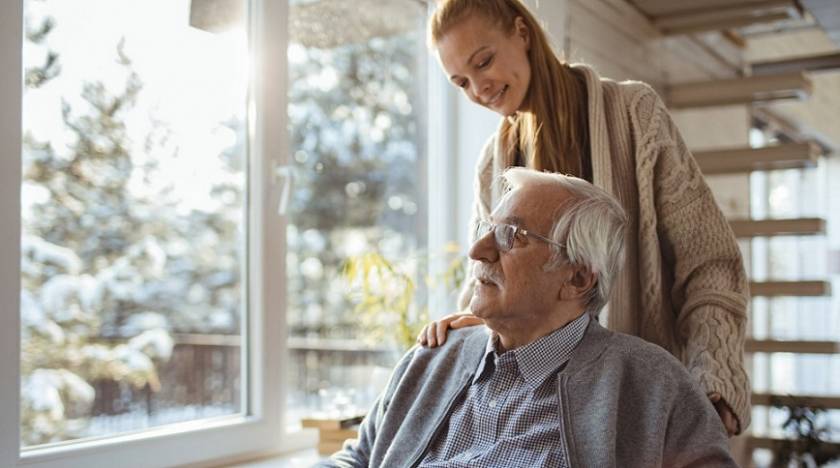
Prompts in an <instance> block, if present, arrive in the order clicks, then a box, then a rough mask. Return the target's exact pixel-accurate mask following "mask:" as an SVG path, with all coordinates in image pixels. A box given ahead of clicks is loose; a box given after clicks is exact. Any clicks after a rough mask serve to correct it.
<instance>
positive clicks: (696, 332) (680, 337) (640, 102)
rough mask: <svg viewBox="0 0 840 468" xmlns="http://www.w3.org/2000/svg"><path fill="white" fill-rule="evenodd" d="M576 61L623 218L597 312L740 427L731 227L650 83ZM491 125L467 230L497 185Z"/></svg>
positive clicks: (739, 342) (598, 169) (602, 176)
mask: <svg viewBox="0 0 840 468" xmlns="http://www.w3.org/2000/svg"><path fill="white" fill-rule="evenodd" d="M573 67H574V68H575V69H576V70H579V71H581V72H582V73H583V74H584V75H585V77H586V87H587V93H588V100H589V103H588V113H589V139H590V144H591V155H592V170H593V174H594V183H595V185H597V186H599V187H601V188H604V189H605V190H607V191H608V192H610V193H612V194H613V195H614V196H615V197H616V198H617V199H618V200H619V201H620V203H621V205H622V206H623V207H624V209H625V210H626V212H627V214H628V219H629V225H628V231H627V232H628V234H629V235H628V236H627V243H626V249H625V251H626V263H625V268H624V269H623V271H622V272H621V273H620V275H619V278H618V279H617V281H616V283H615V287H614V289H613V294H612V296H611V298H610V302H609V305H608V312H607V313H606V314H603V313H602V315H607V319H606V321H607V326H608V327H609V328H610V329H612V330H616V331H619V332H624V333H628V334H631V335H636V336H639V337H641V338H644V339H645V340H647V341H650V342H652V343H655V344H658V345H660V346H662V347H663V348H665V349H666V350H668V351H669V352H671V353H672V354H673V355H674V356H676V357H677V358H678V359H680V360H681V361H682V362H683V364H685V366H686V367H687V368H688V370H689V372H690V373H691V374H692V376H693V377H694V378H695V379H697V381H699V383H700V384H701V386H702V388H703V389H704V390H705V392H706V394H711V393H714V392H717V393H720V394H721V395H722V397H723V399H724V401H725V402H726V403H727V404H728V405H729V407H730V408H731V409H732V411H733V413H734V414H735V416H736V417H737V418H738V422H739V427H740V429H741V430H744V429H746V428H747V426H748V425H749V423H750V384H749V379H748V377H747V374H746V372H745V371H744V365H743V361H744V358H743V352H744V333H745V328H746V322H747V298H748V286H747V279H746V274H745V271H744V266H743V261H742V258H741V253H740V250H739V249H738V245H737V242H736V240H735V236H734V234H733V232H732V230H731V228H730V227H729V224H728V223H727V221H726V219H725V218H724V217H723V214H722V213H721V211H720V209H719V208H718V206H717V204H716V203H715V201H714V198H713V197H712V193H711V191H710V190H709V187H708V186H707V185H706V183H705V181H704V180H703V176H702V174H701V173H700V170H699V169H698V167H697V164H696V162H695V161H694V158H693V156H692V155H691V153H690V152H689V150H688V148H686V146H685V143H683V140H682V137H681V136H680V133H679V131H678V130H677V127H676V125H675V124H674V122H673V121H672V120H671V118H670V116H669V115H668V111H667V110H666V108H665V105H664V104H663V103H662V101H661V100H660V99H659V97H658V95H657V94H656V92H655V91H654V90H653V89H651V88H650V87H649V86H648V85H646V84H644V83H640V82H632V81H627V82H621V83H617V82H614V81H611V80H607V79H601V78H600V77H599V76H598V75H597V73H596V72H595V71H594V70H592V69H591V68H589V67H586V66H584V65H574V66H573ZM497 135H498V133H497V134H494V135H493V136H491V137H490V139H489V140H488V142H487V144H486V145H485V147H484V149H483V151H482V154H481V158H480V160H479V162H478V165H477V170H476V179H475V190H476V193H475V203H474V205H473V214H472V216H473V219H472V220H471V223H470V225H471V230H470V232H474V229H473V228H472V227H474V225H475V222H476V220H477V219H478V218H486V217H488V216H489V215H490V212H491V211H492V209H493V208H494V207H495V204H496V203H497V202H498V200H499V198H500V195H501V188H500V187H499V185H498V183H496V182H497V181H498V176H499V174H500V173H501V172H502V171H503V170H504V167H502V164H503V162H502V154H503V151H502V147H501V142H500V141H499V139H498V138H497ZM634 233H635V234H634ZM467 277H468V278H472V276H471V275H468V276H467ZM471 297H472V280H471V279H470V280H469V281H467V284H466V285H465V287H464V290H462V292H461V295H460V298H459V306H460V308H461V309H462V310H463V309H465V308H466V307H467V306H468V304H469V300H470V298H471ZM601 318H602V319H603V317H601Z"/></svg>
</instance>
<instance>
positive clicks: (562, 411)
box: [323, 168, 736, 467]
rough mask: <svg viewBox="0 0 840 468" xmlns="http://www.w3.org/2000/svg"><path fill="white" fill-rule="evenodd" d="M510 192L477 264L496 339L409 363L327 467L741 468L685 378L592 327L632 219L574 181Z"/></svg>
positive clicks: (640, 344) (512, 181)
mask: <svg viewBox="0 0 840 468" xmlns="http://www.w3.org/2000/svg"><path fill="white" fill-rule="evenodd" d="M504 178H505V180H506V182H507V185H508V187H509V188H510V191H509V192H508V193H507V194H506V195H505V197H504V198H503V199H502V201H501V202H500V203H499V205H498V207H497V208H496V209H495V210H494V211H493V214H492V219H490V220H484V221H482V222H480V223H479V225H478V232H477V233H476V241H475V244H474V245H473V246H472V248H471V250H470V257H471V258H472V259H473V260H475V261H476V262H478V263H477V265H476V267H475V268H474V274H475V276H476V279H477V280H478V281H479V285H478V286H477V287H476V288H475V291H474V293H473V297H472V301H471V302H470V309H471V310H472V312H473V314H475V315H477V316H478V317H480V318H482V319H483V320H484V323H485V324H486V328H485V327H470V328H465V329H461V330H456V331H452V332H451V335H450V338H449V340H447V342H446V344H445V345H443V346H441V347H440V348H435V349H429V348H421V347H415V348H414V349H412V350H411V351H409V352H408V354H406V356H405V357H404V358H403V359H402V360H401V361H400V363H399V364H398V365H397V367H396V369H395V371H394V374H393V376H392V378H391V381H390V382H389V384H388V386H387V388H386V389H385V391H384V392H383V394H382V395H381V396H380V397H379V399H378V400H377V402H376V403H375V405H374V407H373V409H372V410H371V411H370V413H369V414H368V416H367V418H366V419H365V421H364V422H363V423H362V426H361V428H360V430H359V438H358V440H355V441H351V442H348V443H346V444H345V446H344V449H343V450H342V451H340V452H338V453H336V454H334V455H333V456H332V458H331V459H330V460H329V461H327V462H325V463H324V464H323V466H372V467H379V466H384V467H403V466H405V467H415V466H417V467H444V466H446V467H453V466H455V467H457V466H478V467H516V466H523V467H524V466H528V467H537V466H541V467H609V466H621V467H654V466H666V467H680V466H691V467H697V466H714V467H721V466H736V465H735V463H734V462H733V461H732V459H731V457H730V455H729V452H728V448H727V440H726V433H725V431H724V428H723V425H722V424H721V422H720V419H719V418H718V416H717V414H716V412H715V410H714V407H713V406H712V405H711V403H709V400H708V398H707V397H706V396H705V395H704V394H703V393H702V392H701V391H700V389H699V388H697V387H696V386H695V384H694V381H693V380H692V379H691V377H690V376H689V374H688V372H687V371H686V370H685V367H684V366H683V365H682V364H680V362H679V361H677V360H676V359H674V358H673V357H672V356H671V355H670V354H669V353H667V352H666V351H664V350H663V349H661V348H659V347H657V346H655V345H652V344H649V343H646V342H644V341H642V340H641V339H638V338H635V337H630V336H627V335H622V334H618V333H614V332H611V331H608V330H606V329H604V328H602V327H601V326H600V325H599V324H598V322H597V321H596V320H593V319H591V318H590V317H591V316H594V315H597V313H598V311H599V310H600V309H601V308H602V307H603V306H604V304H605V303H606V302H607V298H608V297H609V295H610V287H611V286H612V282H613V279H614V278H615V276H616V273H617V272H618V270H619V269H620V268H621V264H622V257H623V245H624V230H625V216H624V213H623V212H622V209H621V207H620V206H619V204H618V203H617V202H616V201H615V200H614V199H613V198H611V197H610V196H609V195H608V194H607V193H606V192H604V191H603V190H601V189H599V188H596V187H595V186H593V185H591V184H589V183H588V182H585V181H583V180H581V179H577V178H574V177H568V176H563V175H558V174H547V173H539V172H535V171H532V170H528V169H522V168H514V169H510V170H508V171H507V172H506V173H505V175H504ZM488 331H489V332H488Z"/></svg>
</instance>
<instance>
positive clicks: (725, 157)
mask: <svg viewBox="0 0 840 468" xmlns="http://www.w3.org/2000/svg"><path fill="white" fill-rule="evenodd" d="M810 89H811V87H810V81H809V79H808V76H807V75H806V74H804V73H803V72H801V71H793V72H791V71H784V73H778V74H764V75H761V76H752V77H746V78H735V79H726V80H714V81H709V82H705V83H701V82H694V83H687V84H679V85H674V86H671V87H670V88H669V89H668V91H667V98H668V105H669V107H670V108H672V109H703V108H706V107H710V106H720V105H733V104H747V105H751V104H752V103H757V102H767V101H768V100H777V99H791V98H796V99H802V98H805V97H807V95H808V94H809V93H810ZM822 151H823V150H822V147H821V146H819V145H816V144H814V143H810V142H784V143H780V144H772V145H767V146H764V147H760V148H752V147H741V148H719V149H713V150H705V151H697V152H695V153H694V156H695V158H696V160H697V163H698V165H699V166H700V169H701V171H702V172H703V173H704V175H706V176H726V175H735V174H742V175H744V174H750V173H753V172H756V171H762V172H763V171H775V170H783V169H784V170H791V169H793V170H809V169H811V168H814V167H816V166H817V164H818V162H819V161H820V158H822V157H824V156H825V155H824V154H823V152H822ZM729 222H730V226H731V227H732V230H733V232H734V233H735V235H736V237H737V238H738V239H739V240H740V241H742V244H747V245H751V246H753V245H755V244H754V242H755V241H757V240H760V239H761V240H762V242H767V240H766V239H772V238H779V237H797V238H803V237H811V238H813V237H820V236H825V235H826V224H827V222H826V219H823V218H819V217H803V218H770V219H730V220H729ZM748 271H749V270H748ZM750 291H751V295H752V298H753V300H754V301H755V300H758V299H761V300H763V301H765V302H766V301H770V300H780V299H777V298H819V297H830V296H831V294H832V290H831V283H830V282H829V281H828V278H818V279H809V280H780V279H769V280H764V281H758V280H752V281H751V282H750ZM785 300H787V299H785ZM783 307H785V306H784V305H782V306H781V307H776V308H774V310H770V311H769V312H771V313H770V314H768V315H769V316H771V317H770V318H769V319H768V320H772V312H774V311H777V310H779V309H782V308H783ZM751 309H753V308H751ZM752 321H753V320H752V319H751V322H752ZM752 325H754V324H751V328H752ZM749 334H751V333H750V332H749V331H748V335H749ZM745 352H746V353H747V365H748V371H750V372H751V373H752V374H754V373H755V372H756V370H757V369H758V367H753V366H761V365H763V366H764V367H761V369H762V370H765V369H766V370H765V372H767V373H768V375H769V372H772V370H773V364H772V362H773V357H772V356H774V355H777V354H778V353H788V355H789V354H790V353H792V354H796V355H818V356H819V355H822V356H827V355H828V356H830V355H840V339H838V340H836V341H832V340H820V341H817V340H793V339H791V340H781V339H755V338H753V337H750V336H748V339H747V341H746V345H745ZM755 356H763V357H762V358H761V360H756V359H754V357H755ZM797 364H798V361H797ZM751 367H752V369H750V368H751ZM752 404H753V407H754V408H756V407H758V408H760V407H773V406H783V405H794V404H795V405H808V406H810V407H813V408H823V409H833V410H840V395H787V394H783V393H773V392H765V391H760V392H755V393H753V395H752ZM760 426H761V425H760V424H755V425H754V427H753V428H752V429H751V433H750V434H746V435H744V436H743V437H742V438H741V440H742V447H745V448H746V450H747V452H745V454H744V455H746V457H745V458H742V461H746V460H750V459H751V453H752V451H753V450H756V449H770V450H776V449H778V448H779V447H781V446H784V444H789V443H791V442H790V441H788V440H786V439H784V438H781V437H782V436H781V435H780V434H781V430H780V428H774V429H773V430H769V431H767V430H762V428H761V427H760ZM747 463H749V462H747Z"/></svg>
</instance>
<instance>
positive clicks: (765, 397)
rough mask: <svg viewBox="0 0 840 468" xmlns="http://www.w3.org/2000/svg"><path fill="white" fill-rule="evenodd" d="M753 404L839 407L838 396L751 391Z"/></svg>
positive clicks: (839, 397) (839, 399)
mask: <svg viewBox="0 0 840 468" xmlns="http://www.w3.org/2000/svg"><path fill="white" fill-rule="evenodd" d="M752 404H753V406H774V405H786V406H794V405H807V406H810V407H811V408H823V409H840V396H814V395H775V394H772V393H753V394H752Z"/></svg>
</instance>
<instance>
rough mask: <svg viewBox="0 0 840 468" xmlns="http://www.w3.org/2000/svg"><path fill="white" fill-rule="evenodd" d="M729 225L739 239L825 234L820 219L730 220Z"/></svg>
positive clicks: (823, 225) (823, 221)
mask: <svg viewBox="0 0 840 468" xmlns="http://www.w3.org/2000/svg"><path fill="white" fill-rule="evenodd" d="M729 225H730V226H732V230H733V231H734V232H735V237H737V238H739V239H744V238H750V237H770V236H812V235H818V234H825V220H824V219H822V218H795V219H762V220H752V219H732V220H729Z"/></svg>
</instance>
